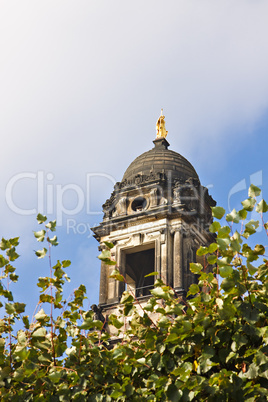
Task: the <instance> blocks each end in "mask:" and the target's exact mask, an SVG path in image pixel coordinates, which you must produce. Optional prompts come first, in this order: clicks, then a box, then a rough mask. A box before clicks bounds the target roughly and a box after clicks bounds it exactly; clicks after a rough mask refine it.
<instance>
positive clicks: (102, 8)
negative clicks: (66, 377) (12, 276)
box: [0, 0, 268, 314]
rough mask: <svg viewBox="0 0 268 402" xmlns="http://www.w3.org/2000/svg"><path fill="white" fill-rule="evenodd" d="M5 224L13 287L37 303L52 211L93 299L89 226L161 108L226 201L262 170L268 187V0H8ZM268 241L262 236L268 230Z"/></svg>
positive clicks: (1, 127) (2, 39) (56, 255)
mask: <svg viewBox="0 0 268 402" xmlns="http://www.w3.org/2000/svg"><path fill="white" fill-rule="evenodd" d="M0 9H1V12H0V46H1V63H0V79H1V93H0V110H1V113H0V132H1V159H0V164H1V169H0V232H1V235H2V236H4V237H9V236H10V237H15V236H18V235H19V236H21V244H20V246H19V253H20V254H21V257H20V259H19V260H18V263H17V267H18V273H19V275H20V279H21V280H20V282H19V283H18V284H17V285H14V287H13V289H14V292H15V294H16V297H17V299H18V301H25V300H26V301H27V303H28V304H29V307H28V312H29V314H31V312H32V311H33V309H34V307H35V304H36V302H37V300H38V292H39V291H38V288H37V287H35V285H34V284H35V282H36V279H37V278H38V276H45V275H48V262H47V261H46V260H44V261H37V260H36V257H35V256H34V251H33V250H36V249H37V248H38V247H39V244H37V243H36V241H35V239H34V237H33V233H32V231H33V230H37V229H39V228H38V225H37V223H36V220H35V216H36V212H37V211H39V212H43V213H45V214H47V215H48V217H49V219H51V220H53V219H57V221H58V222H59V224H60V226H59V228H58V238H59V242H60V245H59V246H58V247H57V248H55V249H54V250H53V259H54V261H55V262H56V260H57V259H71V261H72V267H71V268H70V269H69V274H70V276H71V279H72V282H71V285H70V287H68V289H67V290H66V295H67V293H68V292H71V290H72V289H73V288H75V287H77V286H78V285H79V284H80V283H85V284H86V286H87V289H88V299H89V300H88V303H89V305H90V304H92V303H96V302H98V281H99V270H100V264H99V261H98V260H97V255H98V249H97V247H98V244H97V242H96V240H95V239H94V238H93V237H92V233H91V232H90V231H89V227H91V226H93V225H95V224H97V223H99V222H100V221H101V220H102V214H101V205H102V204H103V203H104V201H105V200H106V198H108V197H109V196H110V193H111V191H112V189H113V183H114V182H116V181H120V180H121V179H122V176H123V173H124V171H125V170H126V168H127V167H128V165H129V164H130V162H131V161H132V160H133V159H134V158H135V157H136V156H138V155H139V154H141V153H142V152H145V151H147V150H149V149H150V148H151V147H152V146H153V144H152V141H153V139H154V138H155V123H156V120H157V118H158V116H159V114H160V110H161V108H164V114H165V116H166V128H167V130H168V132H169V133H168V141H169V142H170V144H171V146H170V149H172V150H174V151H177V152H179V153H181V154H182V155H183V156H185V157H186V158H187V159H189V161H190V162H191V163H192V164H193V166H194V167H195V169H196V171H197V173H198V174H199V177H200V180H201V182H202V184H203V185H205V186H208V187H209V191H210V194H211V195H212V196H213V197H214V198H215V200H216V201H217V203H218V205H222V206H224V207H226V208H228V205H229V206H230V207H231V208H239V202H240V201H241V200H243V199H244V198H246V196H247V190H246V188H247V187H248V186H249V185H250V181H254V182H255V184H257V185H259V186H260V187H261V189H262V191H263V196H264V198H265V197H266V199H267V198H268V184H267V177H268V169H267V160H266V158H267V157H266V154H267V143H268V140H267V130H268V78H267V71H268V41H267V37H268V25H267V15H268V3H267V1H265V0H257V1H254V2H253V1H247V0H244V1H241V0H237V1H235V2H234V1H228V0H226V1H217V2H215V1H212V0H202V1H197V0H196V1H192V0H187V1H186V0H185V1H181V0H176V1H173V0H169V1H168V2H165V3H163V2H161V1H159V0H154V1H152V0H147V1H146V2H144V1H135V2H126V1H123V0H120V1H118V0H114V1H113V2H110V1H108V0H106V1H101V0H98V1H92V0H85V1H84V0H79V1H76V2H74V1H70V0H64V1H63V0H56V1H55V0H53V1H49V0H47V1H38V2H36V1H34V0H24V1H23V2H22V1H16V0H14V1H1V2H0ZM263 241H264V242H265V241H266V239H265V237H264V240H263Z"/></svg>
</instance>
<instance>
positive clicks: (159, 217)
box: [92, 111, 215, 314]
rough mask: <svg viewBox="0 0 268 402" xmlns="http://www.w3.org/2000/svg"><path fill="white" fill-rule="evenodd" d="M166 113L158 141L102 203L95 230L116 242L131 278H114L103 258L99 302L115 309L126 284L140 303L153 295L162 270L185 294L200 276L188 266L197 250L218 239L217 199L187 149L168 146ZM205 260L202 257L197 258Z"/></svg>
mask: <svg viewBox="0 0 268 402" xmlns="http://www.w3.org/2000/svg"><path fill="white" fill-rule="evenodd" d="M166 136H167V131H166V128H165V116H163V113H162V111H161V116H160V117H159V119H158V120H157V123H156V138H155V140H154V141H153V143H154V147H153V148H152V149H151V150H149V151H147V152H144V153H143V154H141V155H140V156H138V157H137V158H136V159H135V160H134V161H133V162H132V163H131V164H130V165H129V167H128V168H127V170H126V171H125V174H124V176H123V179H122V181H121V182H118V183H116V185H115V187H114V191H113V192H112V194H111V197H110V198H109V199H108V200H107V201H106V202H105V204H104V205H103V212H104V217H103V222H101V224H100V225H99V226H97V227H94V228H93V229H92V230H93V232H94V234H95V238H96V239H97V240H98V242H99V243H100V249H102V248H103V247H104V242H105V241H108V242H111V243H113V244H114V247H113V248H112V250H111V252H112V256H113V258H114V259H115V261H116V262H117V267H118V269H119V270H120V272H121V273H122V275H123V276H124V277H125V279H126V282H127V284H124V283H122V282H118V281H116V280H115V279H113V278H110V277H109V276H110V274H111V272H112V270H113V269H114V267H113V266H108V265H106V264H105V263H104V262H102V263H101V277H100V296H99V305H100V307H102V310H103V313H104V314H105V313H106V314H110V313H114V312H116V309H117V307H118V304H119V302H120V298H121V295H122V293H123V292H124V290H125V289H128V290H130V291H132V292H133V294H134V295H135V296H136V297H137V298H138V299H139V302H140V303H143V302H146V301H147V299H148V298H149V297H150V289H151V288H152V287H153V285H154V281H155V278H156V277H155V276H148V277H145V276H146V275H148V274H149V273H151V272H158V277H160V278H161V279H162V280H163V281H164V282H165V283H166V284H168V285H170V286H171V287H173V288H174V289H175V291H176V293H177V294H178V295H181V296H186V294H187V290H188V288H189V286H190V285H191V284H192V283H195V281H196V277H195V275H194V274H192V273H191V271H190V269H189V264H190V262H196V260H197V259H198V258H199V257H196V250H197V249H198V248H199V247H200V246H201V245H203V246H207V245H209V244H210V243H211V242H212V241H213V236H212V235H211V233H209V231H208V228H209V225H210V224H211V220H212V218H211V208H210V207H211V206H214V205H215V201H214V200H213V199H212V197H211V196H210V195H209V194H208V190H207V188H205V187H203V186H202V185H201V184H200V181H199V177H198V175H197V173H196V171H195V169H194V168H193V166H192V165H191V163H190V162H189V161H188V160H187V159H185V158H184V157H183V156H182V155H180V154H178V153H177V152H175V151H172V150H170V149H169V143H168V141H167V140H166ZM198 262H200V263H203V260H200V261H198Z"/></svg>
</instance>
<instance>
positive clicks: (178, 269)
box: [173, 229, 183, 289]
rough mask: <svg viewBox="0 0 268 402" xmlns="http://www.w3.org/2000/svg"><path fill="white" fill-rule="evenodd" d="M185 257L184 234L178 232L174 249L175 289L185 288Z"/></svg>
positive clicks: (176, 232)
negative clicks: (183, 277) (183, 278)
mask: <svg viewBox="0 0 268 402" xmlns="http://www.w3.org/2000/svg"><path fill="white" fill-rule="evenodd" d="M182 258H183V256H182V233H181V231H180V230H178V229H177V230H176V231H175V233H174V249H173V262H174V267H173V287H174V288H175V289H177V288H182V287H183V280H182V275H183V259H182Z"/></svg>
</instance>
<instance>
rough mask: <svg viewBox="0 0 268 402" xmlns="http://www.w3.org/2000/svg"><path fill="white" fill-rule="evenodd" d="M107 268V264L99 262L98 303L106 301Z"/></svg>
mask: <svg viewBox="0 0 268 402" xmlns="http://www.w3.org/2000/svg"><path fill="white" fill-rule="evenodd" d="M107 269H109V267H108V266H106V264H105V263H104V262H103V261H102V262H101V274H100V294H99V303H100V304H106V302H107Z"/></svg>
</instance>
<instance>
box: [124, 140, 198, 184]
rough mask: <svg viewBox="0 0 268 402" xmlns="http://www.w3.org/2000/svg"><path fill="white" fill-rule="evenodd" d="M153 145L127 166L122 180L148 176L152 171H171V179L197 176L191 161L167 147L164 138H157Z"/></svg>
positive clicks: (195, 177) (166, 172)
mask: <svg viewBox="0 0 268 402" xmlns="http://www.w3.org/2000/svg"><path fill="white" fill-rule="evenodd" d="M154 144H155V147H154V148H153V149H151V150H150V151H147V152H144V153H143V154H141V155H140V156H138V157H137V158H136V159H135V160H134V161H133V162H132V163H131V164H130V165H129V167H128V168H127V170H126V171H125V174H124V176H123V180H122V181H124V180H132V179H134V178H135V176H136V175H139V174H140V175H145V176H149V175H150V174H152V173H165V174H166V175H168V172H171V173H172V179H181V180H187V179H189V178H190V177H191V178H193V179H197V180H198V181H199V177H198V175H197V173H196V171H195V169H194V168H193V166H192V165H191V163H190V162H189V161H188V160H187V159H185V158H184V157H183V156H182V155H180V154H178V153H177V152H174V151H171V150H169V149H167V147H168V146H169V143H168V142H167V140H166V139H165V138H157V139H156V140H155V141H154Z"/></svg>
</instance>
